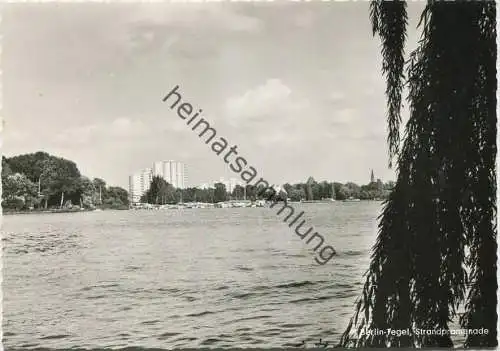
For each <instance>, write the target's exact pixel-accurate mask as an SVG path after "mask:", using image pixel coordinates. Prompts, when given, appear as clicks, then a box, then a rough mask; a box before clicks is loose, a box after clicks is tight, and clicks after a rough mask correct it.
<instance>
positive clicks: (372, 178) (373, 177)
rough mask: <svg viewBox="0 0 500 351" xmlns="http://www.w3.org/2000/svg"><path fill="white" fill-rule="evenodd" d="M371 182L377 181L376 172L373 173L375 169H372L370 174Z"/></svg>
mask: <svg viewBox="0 0 500 351" xmlns="http://www.w3.org/2000/svg"><path fill="white" fill-rule="evenodd" d="M370 183H375V174H374V173H373V169H372V174H371V176H370Z"/></svg>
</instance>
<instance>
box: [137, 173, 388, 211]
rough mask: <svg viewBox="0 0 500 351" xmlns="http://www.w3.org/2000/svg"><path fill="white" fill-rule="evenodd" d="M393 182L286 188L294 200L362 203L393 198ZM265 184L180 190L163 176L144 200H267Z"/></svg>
mask: <svg viewBox="0 0 500 351" xmlns="http://www.w3.org/2000/svg"><path fill="white" fill-rule="evenodd" d="M393 186H394V183H393V182H387V183H382V181H381V180H380V179H378V180H377V181H373V182H370V183H369V184H366V185H361V186H360V185H357V184H355V183H353V182H348V183H345V184H342V183H338V182H327V181H322V182H317V181H316V180H314V178H312V177H309V179H308V180H307V182H305V183H297V184H289V183H286V184H285V185H284V186H283V188H284V189H285V191H286V192H287V194H288V197H289V198H290V200H291V201H302V200H305V201H314V200H322V199H331V198H333V199H336V200H345V199H348V198H356V199H361V200H375V199H379V200H383V199H386V198H387V197H388V196H389V193H390V191H391V189H392V187H393ZM264 189H265V186H264V185H263V184H259V185H258V186H255V185H250V184H249V185H246V186H242V185H236V186H235V187H234V189H232V191H229V190H228V189H227V187H226V185H225V184H223V183H215V184H214V187H212V188H205V189H200V188H187V189H176V188H175V187H173V186H172V185H171V184H169V183H167V182H166V181H165V179H163V178H161V177H158V176H157V177H153V179H152V181H151V184H150V187H149V190H148V191H147V192H146V193H145V194H144V195H143V196H142V197H141V202H142V203H150V204H175V203H179V202H206V203H217V202H222V201H228V200H245V199H246V200H252V201H254V200H258V199H264V198H265V197H266V195H265V192H264Z"/></svg>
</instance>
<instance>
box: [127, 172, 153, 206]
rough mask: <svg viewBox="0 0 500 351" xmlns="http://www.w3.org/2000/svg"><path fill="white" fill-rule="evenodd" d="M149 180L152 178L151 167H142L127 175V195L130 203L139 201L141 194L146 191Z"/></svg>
mask: <svg viewBox="0 0 500 351" xmlns="http://www.w3.org/2000/svg"><path fill="white" fill-rule="evenodd" d="M151 180H153V172H152V170H151V168H146V169H143V170H142V171H140V172H138V173H135V174H133V175H131V176H130V177H129V182H128V187H129V197H130V201H131V202H132V203H137V202H140V200H141V196H142V195H144V193H146V191H148V189H149V185H150V184H151Z"/></svg>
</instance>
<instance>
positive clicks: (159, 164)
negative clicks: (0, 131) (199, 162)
mask: <svg viewBox="0 0 500 351" xmlns="http://www.w3.org/2000/svg"><path fill="white" fill-rule="evenodd" d="M153 175H154V176H160V177H162V178H163V179H165V181H166V182H167V183H169V184H171V185H172V186H174V187H175V188H179V189H184V188H186V184H187V176H186V166H185V165H184V163H182V162H177V161H156V162H154V163H153Z"/></svg>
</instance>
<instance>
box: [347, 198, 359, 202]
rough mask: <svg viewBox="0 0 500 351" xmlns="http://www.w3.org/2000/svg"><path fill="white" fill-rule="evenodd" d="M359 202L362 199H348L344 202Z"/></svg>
mask: <svg viewBox="0 0 500 351" xmlns="http://www.w3.org/2000/svg"><path fill="white" fill-rule="evenodd" d="M358 201H361V200H360V199H355V198H353V197H350V198H347V199H345V200H344V202H358Z"/></svg>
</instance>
